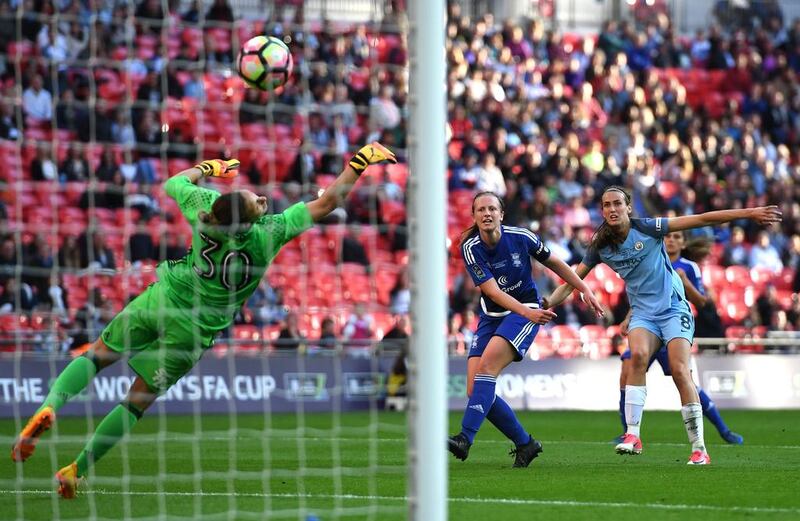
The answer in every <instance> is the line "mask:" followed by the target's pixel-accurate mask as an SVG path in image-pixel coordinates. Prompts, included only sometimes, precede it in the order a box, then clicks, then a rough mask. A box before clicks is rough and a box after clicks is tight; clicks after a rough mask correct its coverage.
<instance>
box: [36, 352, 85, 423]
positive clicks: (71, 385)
mask: <svg viewBox="0 0 800 521" xmlns="http://www.w3.org/2000/svg"><path fill="white" fill-rule="evenodd" d="M95 374H97V367H95V365H94V362H92V361H91V360H89V359H88V358H87V357H85V356H79V357H78V358H76V359H75V360H73V361H72V362H70V363H69V365H67V367H65V368H64V370H63V371H61V374H60V375H58V378H56V381H55V382H53V386H52V387H51V388H50V392H49V393H47V398H45V400H44V403H43V404H42V406H41V407H39V410H42V409H43V408H44V407H46V406H48V405H49V406H50V407H52V408H53V410H55V411H58V410H59V409H60V408H61V406H63V405H64V404H65V403H67V400H69V399H70V398H72V397H73V396H75V395H76V394H78V393H79V392H81V391H83V390H84V389H85V388H86V386H87V385H89V382H90V381H91V380H92V378H94V375H95Z"/></svg>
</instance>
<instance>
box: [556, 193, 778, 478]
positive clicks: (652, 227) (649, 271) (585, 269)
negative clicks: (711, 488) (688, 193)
mask: <svg viewBox="0 0 800 521" xmlns="http://www.w3.org/2000/svg"><path fill="white" fill-rule="evenodd" d="M601 203H602V213H603V223H602V224H601V225H600V226H599V227H598V229H597V231H596V232H595V234H594V237H592V243H591V245H590V246H589V251H588V252H587V253H586V256H585V257H584V259H583V261H582V262H581V263H580V264H579V265H578V268H577V270H576V271H577V273H578V275H579V276H580V277H581V278H583V277H585V276H586V275H587V274H588V273H589V272H590V271H591V270H592V268H594V267H595V266H596V265H597V264H599V263H600V262H604V263H606V264H607V265H608V266H610V267H611V268H612V269H613V270H614V271H615V272H617V274H618V275H619V276H620V277H622V279H623V280H624V281H625V284H626V291H627V294H628V300H629V301H630V304H631V320H630V325H629V332H628V343H629V345H630V349H631V361H630V364H631V367H630V372H629V374H628V377H627V384H626V386H625V421H626V422H627V424H628V428H627V432H626V433H625V437H624V439H623V440H622V442H621V443H619V444H618V445H617V446H616V451H617V453H619V454H641V452H642V441H641V439H640V438H639V430H640V426H641V421H642V411H643V409H644V403H645V398H646V397H647V387H646V385H645V383H646V373H647V366H648V364H649V363H650V359H651V358H652V357H653V355H654V354H655V353H656V351H658V350H659V349H660V348H661V345H662V344H666V346H667V354H668V357H669V365H670V367H671V369H672V379H673V381H674V382H675V386H676V387H677V388H678V393H679V394H680V397H681V404H682V407H681V415H682V416H683V423H684V426H685V428H686V433H687V434H688V436H689V442H690V443H691V444H692V454H691V456H690V457H689V462H688V463H689V464H690V465H707V464H709V463H711V458H710V457H709V455H708V452H707V451H706V447H705V440H704V438H703V410H702V407H701V405H700V397H699V396H698V394H697V388H696V387H695V385H694V382H693V380H692V376H691V372H690V370H689V352H690V350H691V343H692V340H693V335H694V318H693V316H692V311H691V308H690V307H689V302H688V301H687V300H686V295H685V293H684V290H683V283H682V281H681V279H680V277H679V276H678V274H677V273H676V272H675V270H674V269H673V268H672V264H671V263H670V260H669V257H668V256H667V252H666V250H665V248H664V236H665V235H666V234H667V233H669V232H673V231H681V230H689V229H692V228H699V227H702V226H712V225H715V224H723V223H726V222H730V221H733V220H736V219H750V220H752V221H755V222H757V223H759V224H763V225H768V224H771V223H777V222H780V220H781V213H780V211H779V210H778V208H777V207H775V206H766V207H759V208H746V209H741V210H719V211H714V212H707V213H702V214H699V215H687V216H683V217H672V218H666V217H656V218H648V219H632V218H631V213H632V211H633V209H632V208H631V199H630V196H629V195H628V194H627V192H625V190H624V189H623V188H620V187H618V186H611V187H609V188H606V190H605V191H604V192H603V195H602V199H601ZM565 280H566V279H565ZM573 289H574V288H573V287H572V286H571V283H570V282H569V281H567V283H566V284H562V285H561V286H559V287H558V288H557V289H556V290H555V291H554V292H553V294H552V295H551V296H550V297H549V298H548V299H547V304H548V306H550V307H555V306H558V305H560V304H561V303H562V302H563V301H564V300H565V299H566V298H567V297H568V296H569V295H570V294H571V293H572V291H573Z"/></svg>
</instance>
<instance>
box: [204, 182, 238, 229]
mask: <svg viewBox="0 0 800 521" xmlns="http://www.w3.org/2000/svg"><path fill="white" fill-rule="evenodd" d="M246 204H247V199H245V197H244V194H243V193H242V192H240V191H235V192H230V193H227V194H222V195H221V196H219V197H218V198H217V200H216V201H214V204H213V205H212V206H211V213H209V212H205V211H202V210H201V211H200V212H198V213H197V218H198V219H199V220H200V222H202V223H205V224H218V225H220V226H237V225H239V224H242V223H249V221H248V220H247V219H245V218H244V217H245V215H244V214H245V211H246V210H245V208H246V206H245V205H246Z"/></svg>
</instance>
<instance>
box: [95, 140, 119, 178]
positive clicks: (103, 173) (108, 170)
mask: <svg viewBox="0 0 800 521" xmlns="http://www.w3.org/2000/svg"><path fill="white" fill-rule="evenodd" d="M94 176H95V179H97V180H98V181H100V182H103V183H109V182H114V183H115V184H116V180H117V179H120V178H121V177H122V172H121V171H120V169H119V164H118V163H117V159H116V158H115V157H114V150H113V149H112V148H111V146H109V145H106V146H105V147H103V154H102V155H101V156H100V164H98V165H97V168H96V169H95V173H94Z"/></svg>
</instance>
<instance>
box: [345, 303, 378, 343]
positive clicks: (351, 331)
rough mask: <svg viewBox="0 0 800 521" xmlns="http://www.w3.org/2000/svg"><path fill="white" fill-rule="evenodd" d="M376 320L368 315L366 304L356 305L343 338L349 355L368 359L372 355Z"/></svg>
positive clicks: (348, 319)
mask: <svg viewBox="0 0 800 521" xmlns="http://www.w3.org/2000/svg"><path fill="white" fill-rule="evenodd" d="M374 327H375V320H374V319H373V318H372V315H370V314H369V313H367V310H366V308H365V307H364V304H362V303H360V302H359V303H356V305H355V307H354V308H353V313H352V314H351V315H350V316H349V317H348V318H347V322H346V323H345V325H344V329H343V330H342V337H343V339H344V343H345V345H346V346H347V352H348V354H351V355H355V356H365V357H368V356H370V355H371V353H372V347H371V344H372V341H371V340H372V338H373V337H374V335H375V333H374V331H375V329H374Z"/></svg>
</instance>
